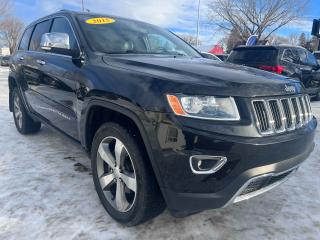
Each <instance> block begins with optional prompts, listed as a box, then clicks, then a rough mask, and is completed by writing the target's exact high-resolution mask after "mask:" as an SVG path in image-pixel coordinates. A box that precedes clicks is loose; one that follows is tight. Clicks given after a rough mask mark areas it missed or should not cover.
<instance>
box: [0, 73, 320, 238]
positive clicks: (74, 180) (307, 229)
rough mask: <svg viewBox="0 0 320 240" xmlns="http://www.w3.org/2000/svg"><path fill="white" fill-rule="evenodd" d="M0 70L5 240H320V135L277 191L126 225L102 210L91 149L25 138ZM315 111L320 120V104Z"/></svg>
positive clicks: (45, 135)
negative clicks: (184, 214)
mask: <svg viewBox="0 0 320 240" xmlns="http://www.w3.org/2000/svg"><path fill="white" fill-rule="evenodd" d="M7 74H8V71H7V70H5V69H4V68H0V239H1V240H5V239H13V240H16V239H41V240H44V239H197V240H201V239H246V240H247V239H297V240H301V239H320V146H319V143H320V132H319V130H318V131H317V137H316V141H317V146H316V149H315V151H314V152H313V154H312V156H311V157H310V158H309V159H308V160H307V161H306V162H305V163H304V164H303V165H302V166H301V168H300V169H299V171H298V172H297V173H296V174H295V175H294V176H292V177H291V178H290V179H289V180H288V181H287V182H286V183H284V184H282V185H281V186H279V187H278V188H276V189H274V190H272V191H270V192H268V193H265V194H264V195H261V196H258V197H256V198H254V199H251V200H248V201H245V202H241V203H237V204H234V205H231V206H229V207H227V208H224V209H218V210H210V211H205V212H202V213H199V214H196V215H193V216H190V217H187V218H183V219H176V218H173V217H171V215H170V214H169V213H168V211H165V212H164V213H163V214H162V215H160V216H159V217H158V218H156V219H154V220H152V221H150V222H148V223H145V224H143V225H140V226H138V227H132V228H127V227H123V226H122V225H120V224H118V223H116V222H115V221H114V220H112V219H111V218H110V217H109V216H108V215H107V214H106V212H105V211H104V209H103V207H102V206H101V205H100V202H99V199H98V197H97V195H96V193H95V190H94V186H93V182H92V180H91V174H90V170H88V168H89V165H90V161H89V159H88V157H87V155H86V154H85V152H84V151H83V150H82V149H81V148H80V147H79V146H75V145H74V144H72V143H70V142H68V140H65V139H64V138H62V137H61V136H59V135H56V133H53V132H51V131H50V130H49V129H48V128H47V127H43V128H42V129H41V131H40V133H38V134H36V135H31V136H22V135H20V134H18V132H17V131H16V129H15V126H14V122H13V118H12V114H11V113H10V112H9V111H8V88H7ZM312 105H313V110H314V112H315V114H316V115H317V117H318V118H320V102H314V103H313V104H312Z"/></svg>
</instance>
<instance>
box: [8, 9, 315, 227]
mask: <svg viewBox="0 0 320 240" xmlns="http://www.w3.org/2000/svg"><path fill="white" fill-rule="evenodd" d="M11 61H12V64H11V65H10V68H11V71H10V75H9V88H10V110H11V111H12V112H13V117H14V121H15V124H16V127H17V129H18V131H19V132H20V133H22V134H30V133H35V132H37V131H39V129H40V127H41V124H42V123H43V124H46V125H48V126H50V127H52V128H53V129H55V130H57V131H58V132H60V133H63V134H64V135H66V136H68V137H69V138H70V139H72V140H74V141H76V142H78V143H80V144H81V145H82V146H83V147H84V148H85V149H86V150H87V152H88V153H89V154H90V156H91V161H92V172H93V180H94V184H95V188H96V190H97V193H98V195H99V198H100V200H101V202H102V204H103V206H104V207H105V209H106V210H107V212H108V213H109V214H110V215H111V216H112V217H113V218H114V219H116V220H117V221H119V222H121V223H125V224H127V225H136V224H139V223H141V222H143V221H146V220H148V219H150V218H152V217H155V216H156V215H158V214H159V213H161V212H162V210H163V209H164V208H165V207H166V206H167V207H168V208H169V210H170V211H171V212H172V213H173V214H174V215H175V216H185V215H187V214H190V213H194V212H198V211H202V210H205V209H210V208H221V207H224V206H227V205H228V204H231V203H234V202H238V201H241V200H244V199H248V198H250V197H253V196H256V195H258V194H260V193H263V192H265V191H267V190H269V189H271V188H273V187H275V186H277V185H278V184H280V183H282V182H283V181H284V180H286V179H287V178H288V177H289V176H290V175H291V174H292V173H294V172H295V171H296V170H297V168H298V167H299V165H300V164H301V163H302V162H303V161H304V160H305V159H306V158H307V157H308V156H309V154H310V153H311V152H312V150H313V148H314V135H315V129H316V126H317V120H316V119H315V118H314V117H313V115H312V112H311V107H310V102H309V97H308V95H307V94H306V91H305V89H304V87H303V86H302V85H301V84H300V82H299V81H294V80H291V79H288V78H285V77H282V76H280V75H274V74H271V73H268V72H265V71H261V70H258V69H254V68H247V69H246V68H244V67H242V66H237V65H230V64H225V63H218V62H217V63H215V62H214V61H212V60H208V59H205V58H202V57H201V55H200V54H199V53H198V52H197V51H196V50H194V49H193V48H192V47H191V46H189V45H188V44H186V43H185V42H184V41H182V40H181V39H179V38H178V37H176V36H175V35H174V34H172V33H170V32H168V31H166V30H163V29H161V28H159V27H156V26H153V25H150V24H147V23H142V22H138V21H133V20H128V19H124V18H120V17H111V16H103V15H98V14H91V13H90V14H89V13H76V12H69V11H60V12H58V13H55V14H52V15H50V16H47V17H44V18H41V19H40V20H38V21H35V22H34V23H32V24H30V25H29V26H28V27H27V28H26V30H25V31H24V34H23V36H22V38H21V40H20V42H19V44H18V47H17V49H16V51H15V53H14V54H13V56H12V60H11ZM280 80H281V81H280ZM35 157H36V156H35ZM70 201H72V200H71V199H70Z"/></svg>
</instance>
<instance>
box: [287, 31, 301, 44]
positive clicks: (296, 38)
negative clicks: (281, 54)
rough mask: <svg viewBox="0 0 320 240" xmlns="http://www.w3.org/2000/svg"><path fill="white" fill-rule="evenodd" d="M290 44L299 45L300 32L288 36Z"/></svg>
mask: <svg viewBox="0 0 320 240" xmlns="http://www.w3.org/2000/svg"><path fill="white" fill-rule="evenodd" d="M288 40H289V44H291V45H294V46H297V45H298V44H299V35H298V34H295V33H293V34H290V35H289V37H288Z"/></svg>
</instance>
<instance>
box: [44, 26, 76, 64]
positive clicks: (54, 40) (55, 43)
mask: <svg viewBox="0 0 320 240" xmlns="http://www.w3.org/2000/svg"><path fill="white" fill-rule="evenodd" d="M40 47H41V49H43V50H45V51H48V52H52V53H58V54H64V55H69V56H72V57H74V58H76V57H79V56H80V51H79V50H75V49H70V41H69V35H68V34H67V33H60V32H52V33H44V34H43V35H42V36H41V41H40Z"/></svg>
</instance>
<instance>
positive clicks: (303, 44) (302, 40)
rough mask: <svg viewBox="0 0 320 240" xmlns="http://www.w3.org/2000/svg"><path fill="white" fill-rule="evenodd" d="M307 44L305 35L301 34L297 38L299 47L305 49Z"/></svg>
mask: <svg viewBox="0 0 320 240" xmlns="http://www.w3.org/2000/svg"><path fill="white" fill-rule="evenodd" d="M307 42H308V39H307V37H306V34H305V33H301V34H300V36H299V45H300V46H301V47H304V48H305V47H306V46H307Z"/></svg>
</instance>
